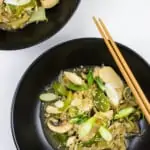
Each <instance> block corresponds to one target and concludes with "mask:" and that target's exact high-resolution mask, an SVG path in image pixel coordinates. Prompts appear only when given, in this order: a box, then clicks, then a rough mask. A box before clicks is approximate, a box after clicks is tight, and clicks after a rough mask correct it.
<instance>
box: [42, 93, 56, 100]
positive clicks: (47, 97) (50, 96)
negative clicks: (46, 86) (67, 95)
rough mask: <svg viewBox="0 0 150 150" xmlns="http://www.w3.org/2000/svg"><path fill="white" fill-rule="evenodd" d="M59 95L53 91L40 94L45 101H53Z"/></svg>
mask: <svg viewBox="0 0 150 150" xmlns="http://www.w3.org/2000/svg"><path fill="white" fill-rule="evenodd" d="M57 97H58V96H57V95H55V94H53V93H43V94H41V95H40V100H41V101H44V102H51V101H54V100H56V99H57Z"/></svg>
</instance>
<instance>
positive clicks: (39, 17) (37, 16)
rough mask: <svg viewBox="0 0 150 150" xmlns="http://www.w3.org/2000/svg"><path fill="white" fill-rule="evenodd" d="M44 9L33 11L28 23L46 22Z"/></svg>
mask: <svg viewBox="0 0 150 150" xmlns="http://www.w3.org/2000/svg"><path fill="white" fill-rule="evenodd" d="M46 20H47V18H46V15H45V9H44V8H43V7H39V8H38V10H36V11H34V12H33V14H32V16H31V18H30V19H29V21H28V23H33V22H39V21H46Z"/></svg>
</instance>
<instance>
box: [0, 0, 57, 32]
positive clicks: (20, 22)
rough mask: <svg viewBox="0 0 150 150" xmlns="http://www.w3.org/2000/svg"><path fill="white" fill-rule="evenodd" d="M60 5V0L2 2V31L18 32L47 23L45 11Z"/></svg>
mask: <svg viewBox="0 0 150 150" xmlns="http://www.w3.org/2000/svg"><path fill="white" fill-rule="evenodd" d="M58 3H59V0H0V29H3V30H16V29H21V28H23V27H25V26H26V25H28V24H30V23H33V22H36V23H37V22H40V21H47V18H46V13H45V10H46V9H50V8H52V7H54V6H56V5H57V4H58Z"/></svg>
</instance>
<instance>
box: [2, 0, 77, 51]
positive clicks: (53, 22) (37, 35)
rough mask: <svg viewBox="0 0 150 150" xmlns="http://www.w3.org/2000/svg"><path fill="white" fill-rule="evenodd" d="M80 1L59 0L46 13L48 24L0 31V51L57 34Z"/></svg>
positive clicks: (22, 46)
mask: <svg viewBox="0 0 150 150" xmlns="http://www.w3.org/2000/svg"><path fill="white" fill-rule="evenodd" d="M79 2H80V0H60V3H59V4H58V5H57V6H55V7H54V8H52V9H48V10H47V11H46V16H47V18H48V22H40V23H38V24H36V23H33V24H30V25H28V26H26V27H24V28H23V29H21V30H16V31H14V32H10V31H3V30H0V49H3V50H16V49H21V48H27V47H30V46H33V45H35V44H37V43H40V42H42V41H44V40H46V39H48V38H49V37H51V36H52V35H54V34H55V33H56V32H58V31H59V30H60V29H61V28H62V27H63V26H64V25H65V24H66V22H67V21H68V20H69V19H70V17H71V16H72V15H73V13H74V12H75V10H76V8H77V6H78V4H79Z"/></svg>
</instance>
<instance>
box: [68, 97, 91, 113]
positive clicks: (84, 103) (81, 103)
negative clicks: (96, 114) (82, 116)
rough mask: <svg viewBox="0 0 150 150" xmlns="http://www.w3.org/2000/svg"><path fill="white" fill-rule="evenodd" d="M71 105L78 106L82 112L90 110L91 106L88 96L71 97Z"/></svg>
mask: <svg viewBox="0 0 150 150" xmlns="http://www.w3.org/2000/svg"><path fill="white" fill-rule="evenodd" d="M71 105H72V106H75V107H78V109H79V110H81V111H84V112H87V111H90V110H91V109H92V107H93V103H92V100H91V99H88V98H85V99H79V98H75V99H73V101H72V103H71Z"/></svg>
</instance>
